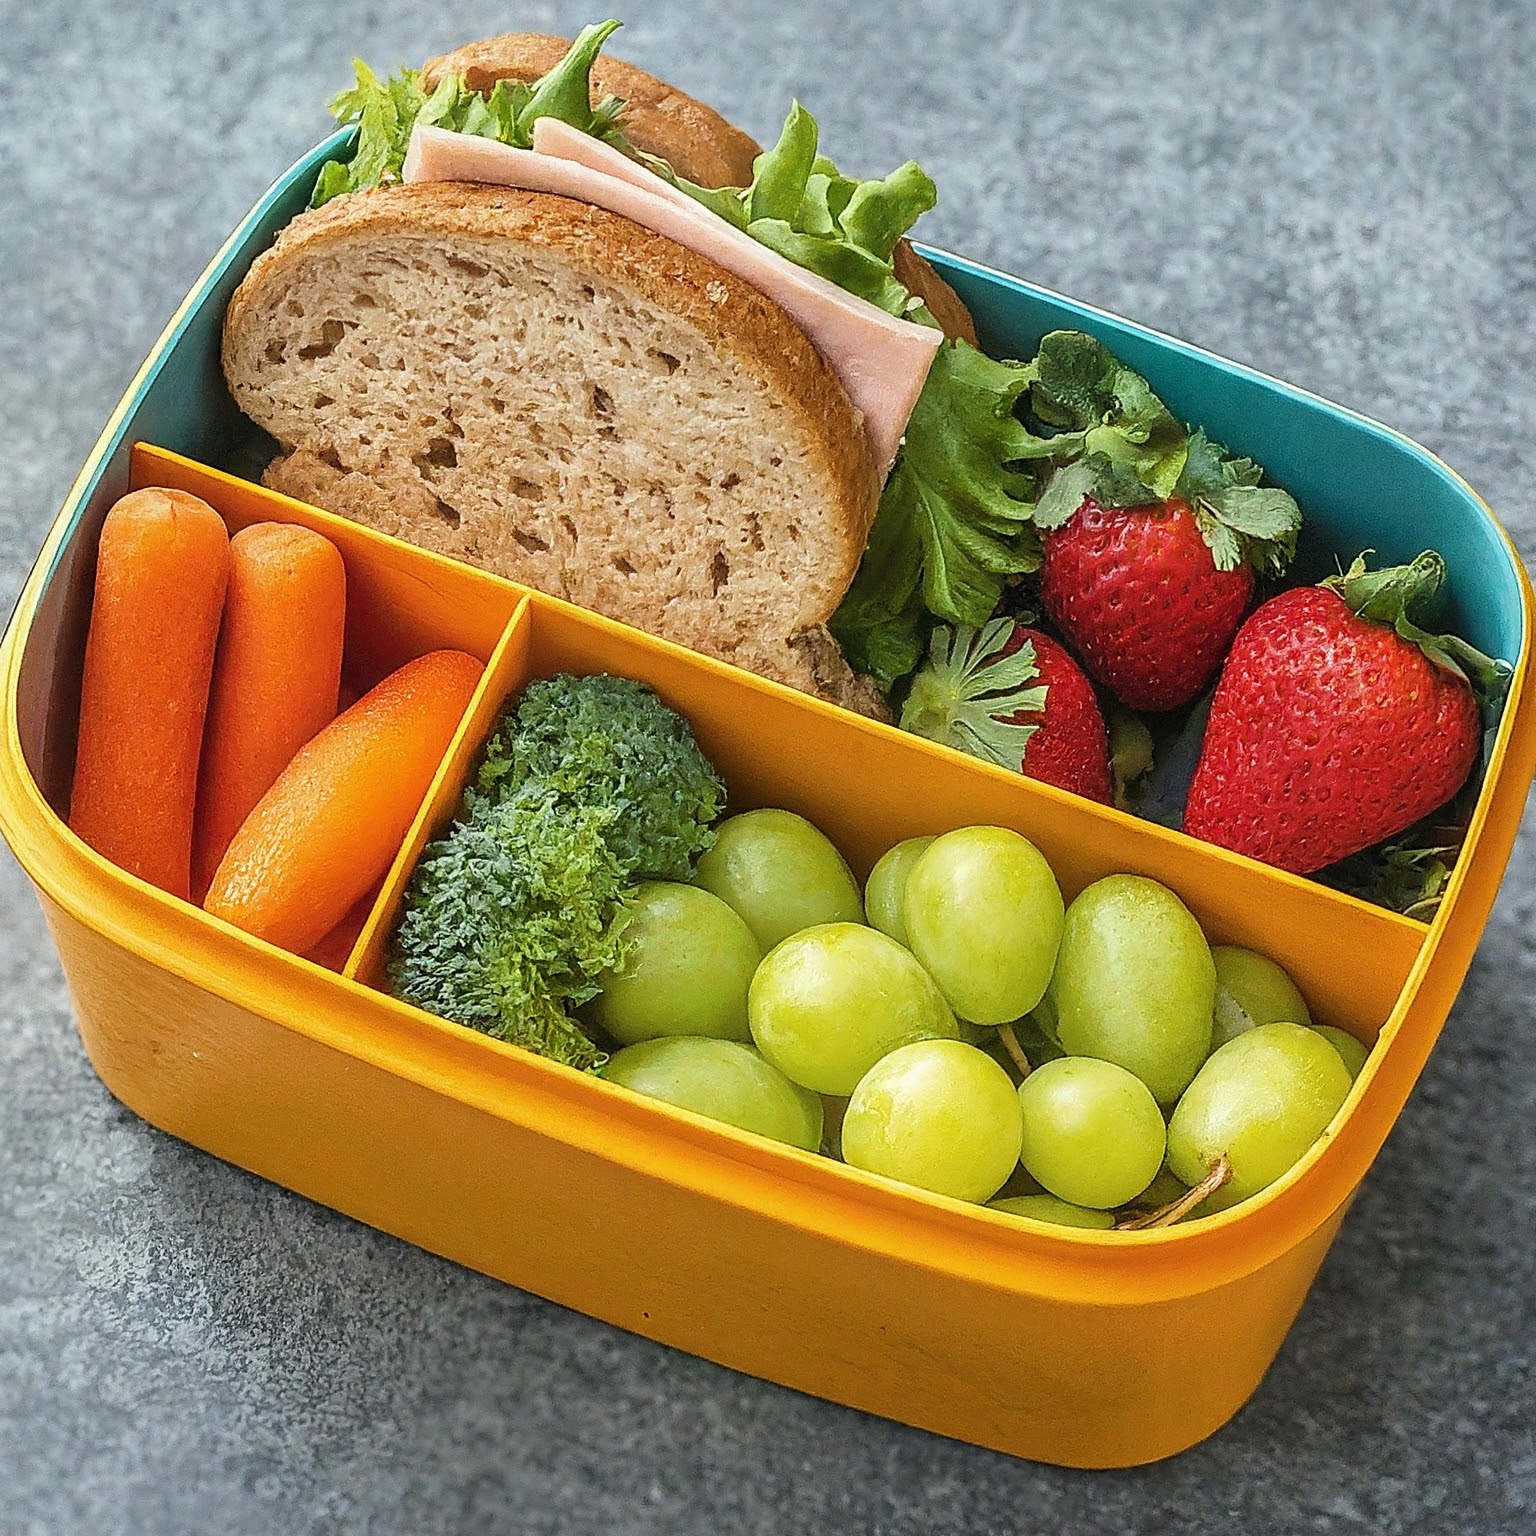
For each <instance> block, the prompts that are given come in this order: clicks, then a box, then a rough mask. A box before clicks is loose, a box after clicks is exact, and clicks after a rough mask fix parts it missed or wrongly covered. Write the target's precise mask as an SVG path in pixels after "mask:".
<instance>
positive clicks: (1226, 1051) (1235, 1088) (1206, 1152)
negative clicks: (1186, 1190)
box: [1168, 1023, 1350, 1215]
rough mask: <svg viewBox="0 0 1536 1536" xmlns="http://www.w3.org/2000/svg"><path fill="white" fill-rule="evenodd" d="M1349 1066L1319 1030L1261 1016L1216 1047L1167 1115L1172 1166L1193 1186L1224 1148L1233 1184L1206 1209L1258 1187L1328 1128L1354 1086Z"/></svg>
mask: <svg viewBox="0 0 1536 1536" xmlns="http://www.w3.org/2000/svg"><path fill="white" fill-rule="evenodd" d="M1349 1083H1350V1078H1349V1070H1348V1068H1346V1067H1345V1065H1344V1063H1343V1061H1342V1059H1341V1058H1340V1056H1339V1053H1338V1052H1337V1051H1336V1050H1335V1049H1334V1048H1333V1046H1332V1045H1331V1044H1330V1043H1329V1042H1328V1041H1327V1040H1325V1039H1324V1038H1323V1037H1322V1036H1321V1035H1320V1034H1318V1033H1317V1031H1316V1030H1313V1029H1308V1028H1306V1027H1305V1026H1304V1025H1301V1024H1290V1023H1284V1024H1257V1025H1255V1026H1254V1027H1253V1028H1252V1029H1250V1030H1245V1031H1244V1032H1243V1033H1242V1034H1240V1035H1239V1036H1238V1037H1237V1038H1236V1039H1235V1040H1229V1041H1228V1042H1227V1043H1226V1044H1225V1045H1224V1046H1222V1047H1221V1049H1220V1050H1219V1051H1214V1052H1212V1054H1211V1059H1210V1060H1209V1061H1208V1062H1206V1063H1205V1065H1204V1066H1203V1067H1201V1068H1200V1071H1199V1072H1198V1073H1197V1074H1196V1076H1195V1080H1194V1081H1193V1082H1192V1083H1191V1084H1190V1085H1189V1087H1188V1088H1186V1089H1185V1090H1184V1096H1183V1098H1181V1099H1180V1100H1179V1103H1178V1107H1177V1108H1176V1109H1175V1110H1174V1112H1173V1118H1172V1119H1171V1120H1170V1121H1169V1122H1168V1166H1169V1167H1170V1168H1172V1169H1173V1171H1174V1173H1176V1174H1177V1175H1178V1177H1179V1178H1180V1179H1181V1180H1182V1181H1183V1182H1184V1183H1185V1184H1188V1185H1190V1186H1193V1185H1196V1184H1198V1183H1199V1182H1200V1181H1201V1180H1202V1179H1203V1178H1204V1177H1205V1176H1206V1174H1207V1173H1209V1172H1210V1170H1211V1169H1212V1168H1213V1167H1214V1166H1215V1165H1216V1162H1217V1160H1218V1159H1219V1158H1220V1157H1222V1156H1223V1155H1225V1156H1226V1157H1227V1159H1228V1161H1229V1162H1230V1163H1231V1165H1232V1177H1231V1179H1230V1181H1229V1182H1228V1183H1227V1185H1226V1186H1225V1187H1224V1188H1223V1189H1221V1190H1219V1191H1218V1192H1217V1194H1218V1196H1219V1197H1220V1198H1219V1199H1218V1198H1215V1197H1213V1198H1212V1200H1208V1201H1205V1202H1203V1203H1202V1204H1201V1206H1200V1213H1201V1215H1206V1214H1209V1213H1210V1212H1211V1211H1213V1210H1217V1209H1220V1208H1222V1207H1223V1206H1225V1205H1228V1204H1235V1203H1236V1202H1237V1201H1239V1200H1246V1199H1247V1198H1248V1196H1250V1195H1255V1194H1257V1193H1258V1192H1259V1191H1260V1190H1261V1189H1263V1188H1264V1187H1265V1186H1266V1185H1268V1184H1272V1183H1273V1182H1274V1181H1275V1180H1276V1179H1278V1178H1279V1177H1280V1175H1281V1174H1283V1173H1284V1172H1285V1171H1286V1170H1287V1169H1288V1168H1289V1167H1291V1165H1292V1164H1293V1163H1295V1162H1296V1161H1297V1159H1298V1158H1300V1157H1301V1156H1302V1154H1303V1153H1304V1152H1305V1151H1306V1150H1307V1148H1308V1147H1310V1146H1311V1145H1312V1143H1313V1142H1314V1141H1316V1140H1317V1138H1318V1137H1319V1136H1320V1135H1321V1134H1322V1132H1323V1130H1324V1128H1325V1127H1326V1126H1327V1125H1328V1123H1329V1121H1330V1120H1332V1119H1333V1117H1334V1116H1335V1115H1336V1114H1337V1113H1338V1112H1339V1106H1340V1105H1341V1104H1343V1102H1344V1100H1345V1098H1346V1097H1347V1096H1348V1094H1349Z"/></svg>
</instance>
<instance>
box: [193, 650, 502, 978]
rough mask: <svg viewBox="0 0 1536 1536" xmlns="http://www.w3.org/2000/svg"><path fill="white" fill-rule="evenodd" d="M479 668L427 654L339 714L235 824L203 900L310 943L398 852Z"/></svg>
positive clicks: (273, 934) (286, 942) (460, 656)
mask: <svg viewBox="0 0 1536 1536" xmlns="http://www.w3.org/2000/svg"><path fill="white" fill-rule="evenodd" d="M483 670H484V669H483V667H482V666H481V664H480V663H479V662H478V661H476V660H475V658H474V657H473V656H467V655H465V654H464V652H462V651H433V652H432V653H431V654H430V655H427V656H422V657H419V658H418V659H417V660H415V661H411V662H407V663H406V664H405V665H404V666H403V667H401V668H400V670H399V671H398V672H392V673H391V674H390V675H389V676H388V677H386V678H385V679H384V681H383V682H382V683H380V684H379V685H378V687H377V688H375V689H373V690H372V691H371V692H369V693H365V694H364V695H363V697H362V698H360V699H359V700H358V701H357V703H356V704H354V705H353V706H352V707H351V709H349V710H348V711H347V712H346V713H345V714H344V715H338V716H337V718H336V719H335V720H333V721H332V722H331V723H330V724H329V725H328V726H326V728H325V729H324V730H323V731H321V732H320V734H319V735H318V736H316V737H315V738H314V739H313V740H312V741H311V742H310V743H309V744H308V745H307V746H305V747H301V748H300V749H299V752H298V754H297V756H295V758H294V759H293V761H292V762H291V763H289V764H288V766H287V767H286V768H285V769H283V771H282V773H280V774H279V775H278V778H277V782H276V783H275V784H273V786H272V787H271V789H269V790H268V791H267V792H266V794H265V795H263V796H262V797H261V799H260V801H259V802H258V803H257V805H256V808H255V810H253V811H252V812H251V814H250V815H249V816H247V817H246V819H245V821H244V822H243V823H242V824H241V827H240V830H239V831H238V832H236V833H235V836H234V840H233V841H232V842H231V843H230V845H229V848H228V850H227V851H226V853H225V855H224V857H223V859H222V860H221V861H220V863H219V867H218V869H217V870H216V871H215V872H214V876H213V883H212V884H211V885H210V886H209V888H208V895H207V898H206V900H205V901H204V902H203V905H204V907H205V908H206V909H207V910H208V911H209V912H211V913H212V914H213V915H214V916H215V917H222V918H224V919H225V920H226V921H228V922H231V923H233V924H234V925H235V926H236V927H237V928H244V929H245V930H246V932H247V933H253V934H255V935H256V936H257V937H258V938H262V939H266V940H268V941H269V942H271V943H273V944H276V945H278V946H279V947H280V948H282V949H287V950H292V951H294V952H295V953H297V954H305V953H307V952H308V951H309V950H311V949H313V948H314V947H315V945H316V944H318V943H319V942H320V940H321V939H323V938H324V937H325V936H326V935H327V934H328V933H329V932H330V931H331V929H333V928H334V927H335V926H336V924H337V923H339V922H340V921H341V920H342V918H344V917H345V916H346V915H347V911H348V909H349V908H350V907H351V906H352V904H353V903H354V902H355V901H357V899H358V898H359V897H360V896H361V895H362V894H363V893H364V892H365V891H366V890H367V889H368V888H369V886H371V885H372V884H373V882H374V881H375V880H377V879H378V878H379V877H380V876H381V875H382V874H383V873H384V872H385V871H386V870H387V869H388V868H389V865H390V863H391V861H392V860H393V859H394V857H395V854H396V853H397V852H399V849H400V845H401V843H403V842H404V841H405V834H406V832H407V830H408V829H409V827H410V824H411V818H412V817H413V816H414V815H415V814H416V811H417V809H418V807H419V806H420V804H421V802H422V800H423V799H424V798H425V796H426V793H427V788H428V786H429V785H430V784H431V782H432V776H433V774H434V773H436V772H437V767H438V764H439V763H440V762H441V761H442V759H443V754H444V753H445V752H446V751H447V750H448V743H449V741H450V740H451V739H452V737H453V733H454V731H455V730H456V729H457V728H458V724H459V720H460V718H461V717H462V716H463V714H464V711H465V709H466V708H467V707H468V705H469V699H470V695H471V694H472V693H473V692H474V691H475V684H476V683H478V682H479V680H480V674H481V672H482V671H483Z"/></svg>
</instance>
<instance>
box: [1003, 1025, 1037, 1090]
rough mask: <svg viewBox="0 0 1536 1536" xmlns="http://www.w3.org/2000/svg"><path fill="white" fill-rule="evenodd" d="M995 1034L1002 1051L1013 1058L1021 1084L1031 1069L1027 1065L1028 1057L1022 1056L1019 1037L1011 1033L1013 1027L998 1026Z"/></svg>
mask: <svg viewBox="0 0 1536 1536" xmlns="http://www.w3.org/2000/svg"><path fill="white" fill-rule="evenodd" d="M997 1033H998V1035H999V1036H1000V1037H1001V1038H1002V1042H1003V1049H1004V1050H1005V1051H1007V1052H1008V1054H1009V1056H1011V1057H1012V1058H1013V1064H1014V1066H1016V1067H1017V1068H1018V1069H1019V1079H1020V1081H1021V1082H1022V1081H1023V1079H1024V1078H1026V1077H1028V1076H1029V1074H1030V1072H1031V1070H1033V1069H1032V1068H1031V1067H1030V1065H1029V1057H1028V1056H1026V1055H1025V1054H1024V1047H1023V1046H1022V1045H1020V1044H1019V1037H1018V1036H1017V1035H1016V1034H1014V1032H1013V1025H1012V1024H999V1025H998V1026H997Z"/></svg>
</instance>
